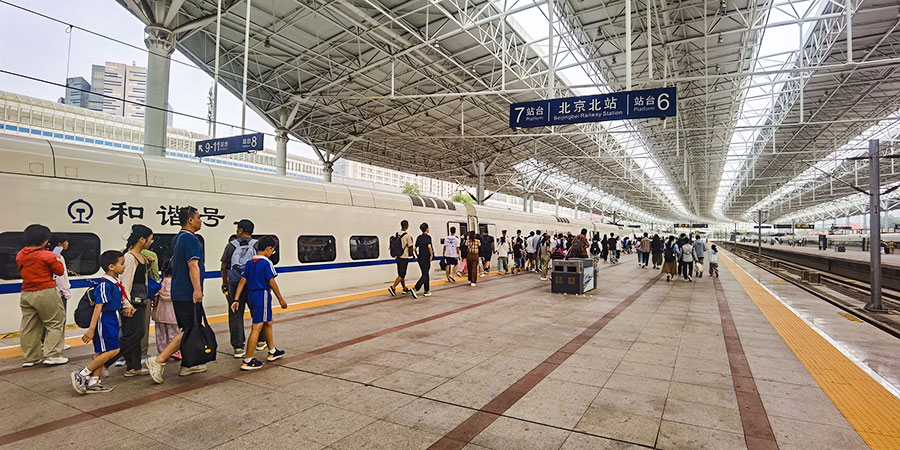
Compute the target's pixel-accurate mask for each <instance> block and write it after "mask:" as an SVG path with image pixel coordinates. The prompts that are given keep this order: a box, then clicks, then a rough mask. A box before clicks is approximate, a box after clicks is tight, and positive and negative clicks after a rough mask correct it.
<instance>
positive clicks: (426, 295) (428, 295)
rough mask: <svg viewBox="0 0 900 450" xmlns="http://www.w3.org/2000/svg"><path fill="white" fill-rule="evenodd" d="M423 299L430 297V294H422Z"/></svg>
mask: <svg viewBox="0 0 900 450" xmlns="http://www.w3.org/2000/svg"><path fill="white" fill-rule="evenodd" d="M422 296H423V297H431V292H426V293H424V294H422Z"/></svg>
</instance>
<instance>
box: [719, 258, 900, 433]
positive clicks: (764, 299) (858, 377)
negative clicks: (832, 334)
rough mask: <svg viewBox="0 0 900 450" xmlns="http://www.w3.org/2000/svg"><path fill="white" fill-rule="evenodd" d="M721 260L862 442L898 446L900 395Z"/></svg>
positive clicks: (755, 281) (763, 288) (737, 270)
mask: <svg viewBox="0 0 900 450" xmlns="http://www.w3.org/2000/svg"><path fill="white" fill-rule="evenodd" d="M722 256H723V257H722V260H723V262H724V264H725V266H726V267H728V269H729V270H730V271H731V273H732V274H733V275H734V277H735V278H736V279H737V281H738V283H739V284H740V285H741V287H743V289H744V291H746V292H747V294H748V295H749V296H750V298H751V299H752V300H753V302H754V303H755V304H756V306H757V308H759V310H760V311H761V312H762V313H763V315H764V316H765V317H766V320H768V321H769V323H770V324H771V325H772V327H773V328H775V331H776V332H778V334H779V335H780V336H781V339H782V340H783V341H784V342H785V344H787V346H788V348H790V349H791V352H793V353H794V356H796V357H797V359H798V360H800V362H801V363H802V364H803V366H804V367H805V368H806V370H807V372H809V374H810V376H812V377H813V379H814V380H815V381H816V383H817V384H818V385H819V387H820V388H821V389H822V391H823V392H825V394H826V395H827V396H828V398H829V399H831V401H832V403H834V405H835V406H836V407H837V409H838V410H839V411H840V412H841V414H843V415H844V418H846V419H847V422H849V423H850V425H851V426H852V427H853V429H855V430H856V432H857V433H858V434H859V435H860V437H861V438H862V439H863V440H864V441H865V442H866V444H867V445H868V446H869V447H870V448H872V449H876V450H882V449H883V450H896V449H900V427H898V426H897V425H898V424H900V399H898V398H897V397H895V396H894V395H893V394H892V393H891V392H890V391H888V390H887V389H885V387H884V386H882V385H881V384H880V383H878V382H877V381H876V380H875V379H874V378H872V377H871V376H869V374H867V373H866V372H865V371H863V370H862V369H861V368H860V367H859V366H857V365H856V364H855V363H854V362H853V361H851V360H850V358H848V357H847V356H846V355H844V354H843V353H841V351H840V350H838V349H837V348H835V347H834V346H833V345H831V344H830V343H829V342H828V341H827V340H826V339H825V338H823V337H822V336H820V335H819V333H817V332H816V331H815V330H814V329H812V328H811V327H810V326H809V325H808V324H807V323H806V322H805V321H804V320H803V319H801V318H800V317H798V316H797V315H796V314H794V312H793V311H791V310H790V309H789V308H788V307H787V306H785V305H784V304H783V303H781V301H780V300H778V299H777V298H776V297H775V296H773V295H772V294H771V293H770V292H769V291H768V290H766V289H765V287H763V286H762V284H760V283H759V282H758V281H757V280H755V279H754V278H753V277H752V276H750V274H748V273H747V272H746V271H745V270H744V269H743V268H741V267H740V266H738V265H737V264H735V263H734V262H733V261H731V259H729V258H728V257H727V256H725V255H722Z"/></svg>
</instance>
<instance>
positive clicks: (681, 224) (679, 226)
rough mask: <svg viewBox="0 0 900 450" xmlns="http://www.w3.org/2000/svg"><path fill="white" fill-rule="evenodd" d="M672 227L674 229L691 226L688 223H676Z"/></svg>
mask: <svg viewBox="0 0 900 450" xmlns="http://www.w3.org/2000/svg"><path fill="white" fill-rule="evenodd" d="M674 226H675V228H690V227H691V224H689V223H676V224H675V225H674Z"/></svg>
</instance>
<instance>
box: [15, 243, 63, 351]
mask: <svg viewBox="0 0 900 450" xmlns="http://www.w3.org/2000/svg"><path fill="white" fill-rule="evenodd" d="M22 234H23V236H22V239H23V241H24V243H25V248H23V249H22V250H20V251H19V253H18V254H17V255H16V266H17V267H18V268H19V274H20V276H21V277H22V299H21V301H20V302H19V307H20V308H21V309H22V335H21V338H20V345H21V346H22V356H23V357H24V358H25V362H24V363H23V364H22V367H31V366H33V365H35V364H36V363H38V362H39V361H40V360H41V358H42V357H46V359H44V364H47V365H54V364H65V363H67V362H69V359H68V358H66V357H64V356H63V355H62V351H63V341H64V337H65V336H64V332H65V331H64V326H65V323H66V310H65V309H63V306H62V303H61V302H60V301H59V293H58V292H57V290H56V280H54V279H53V276H54V275H56V276H61V275H63V274H65V269H64V268H63V264H62V262H60V260H59V259H57V258H56V255H54V254H53V252H51V251H49V250H47V242H49V241H50V229H49V228H47V227H45V226H43V225H29V226H28V228H25V232H24V233H22ZM45 330H46V337H45V338H44V348H43V349H41V335H43V334H44V332H45Z"/></svg>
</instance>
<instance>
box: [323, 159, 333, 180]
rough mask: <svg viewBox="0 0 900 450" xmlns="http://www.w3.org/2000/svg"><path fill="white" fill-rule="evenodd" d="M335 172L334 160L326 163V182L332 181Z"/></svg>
mask: <svg viewBox="0 0 900 450" xmlns="http://www.w3.org/2000/svg"><path fill="white" fill-rule="evenodd" d="M333 174H334V162H332V161H329V162H327V163H325V170H324V177H325V182H326V183H331V175H333Z"/></svg>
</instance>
